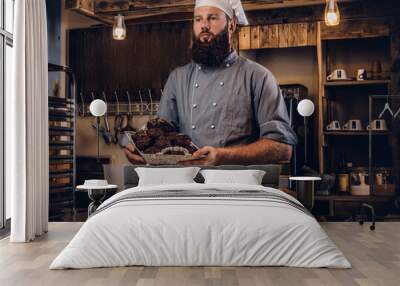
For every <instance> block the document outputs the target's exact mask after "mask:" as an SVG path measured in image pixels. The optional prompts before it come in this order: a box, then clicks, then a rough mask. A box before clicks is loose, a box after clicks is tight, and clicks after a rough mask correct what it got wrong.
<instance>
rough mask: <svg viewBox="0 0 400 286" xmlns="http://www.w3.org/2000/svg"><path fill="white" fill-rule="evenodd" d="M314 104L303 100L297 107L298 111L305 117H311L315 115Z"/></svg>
mask: <svg viewBox="0 0 400 286" xmlns="http://www.w3.org/2000/svg"><path fill="white" fill-rule="evenodd" d="M314 110H315V107H314V103H313V102H312V101H311V100H309V99H303V100H302V101H300V102H299V104H298V105H297V111H298V112H299V114H300V115H301V116H303V117H306V116H311V115H312V114H313V113H314Z"/></svg>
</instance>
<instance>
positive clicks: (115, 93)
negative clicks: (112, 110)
mask: <svg viewBox="0 0 400 286" xmlns="http://www.w3.org/2000/svg"><path fill="white" fill-rule="evenodd" d="M114 95H115V100H116V102H117V115H119V100H118V94H117V91H116V90H115V91H114Z"/></svg>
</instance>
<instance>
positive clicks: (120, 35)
mask: <svg viewBox="0 0 400 286" xmlns="http://www.w3.org/2000/svg"><path fill="white" fill-rule="evenodd" d="M113 38H114V40H124V39H125V38H126V26H125V19H124V16H122V15H121V14H118V15H117V16H115V18H114V25H113Z"/></svg>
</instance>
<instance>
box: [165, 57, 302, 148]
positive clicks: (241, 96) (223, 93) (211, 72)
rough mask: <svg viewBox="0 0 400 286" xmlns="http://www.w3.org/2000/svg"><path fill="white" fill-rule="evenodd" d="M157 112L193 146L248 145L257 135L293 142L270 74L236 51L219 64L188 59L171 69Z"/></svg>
mask: <svg viewBox="0 0 400 286" xmlns="http://www.w3.org/2000/svg"><path fill="white" fill-rule="evenodd" d="M158 116H159V117H161V118H164V119H166V120H169V121H172V122H173V123H175V124H176V125H177V126H178V128H179V131H180V132H182V133H185V134H187V135H189V136H190V137H191V138H192V140H193V143H194V144H196V145H197V146H198V147H203V146H214V147H225V146H232V145H240V144H248V143H251V142H254V141H256V140H257V139H259V138H268V139H272V140H275V141H278V142H282V143H287V144H290V145H295V144H296V143H297V138H296V134H295V133H294V132H293V130H292V129H291V127H290V124H289V118H288V114H287V110H286V105H285V103H284V100H283V97H282V95H281V92H280V89H279V86H278V84H277V82H276V80H275V78H274V76H273V75H272V73H271V72H270V71H269V70H268V69H266V68H265V67H263V66H261V65H260V64H257V63H255V62H253V61H251V60H249V59H246V58H243V57H240V56H238V54H237V53H236V51H233V52H232V53H231V54H230V55H229V56H228V57H227V58H226V59H225V61H224V63H223V65H222V66H220V67H215V68H211V67H206V66H202V65H199V64H197V63H195V62H193V61H192V62H190V63H189V64H187V65H185V66H182V67H178V68H176V69H175V70H174V71H172V73H171V74H170V76H169V78H168V80H167V83H166V84H165V87H164V90H163V95H162V97H161V102H160V108H159V111H158Z"/></svg>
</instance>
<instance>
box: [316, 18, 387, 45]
mask: <svg viewBox="0 0 400 286" xmlns="http://www.w3.org/2000/svg"><path fill="white" fill-rule="evenodd" d="M389 35H390V20H389V19H387V18H368V19H354V20H345V21H341V22H340V24H339V25H338V26H335V27H329V26H326V25H321V39H322V40H335V39H352V38H367V37H382V36H389Z"/></svg>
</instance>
